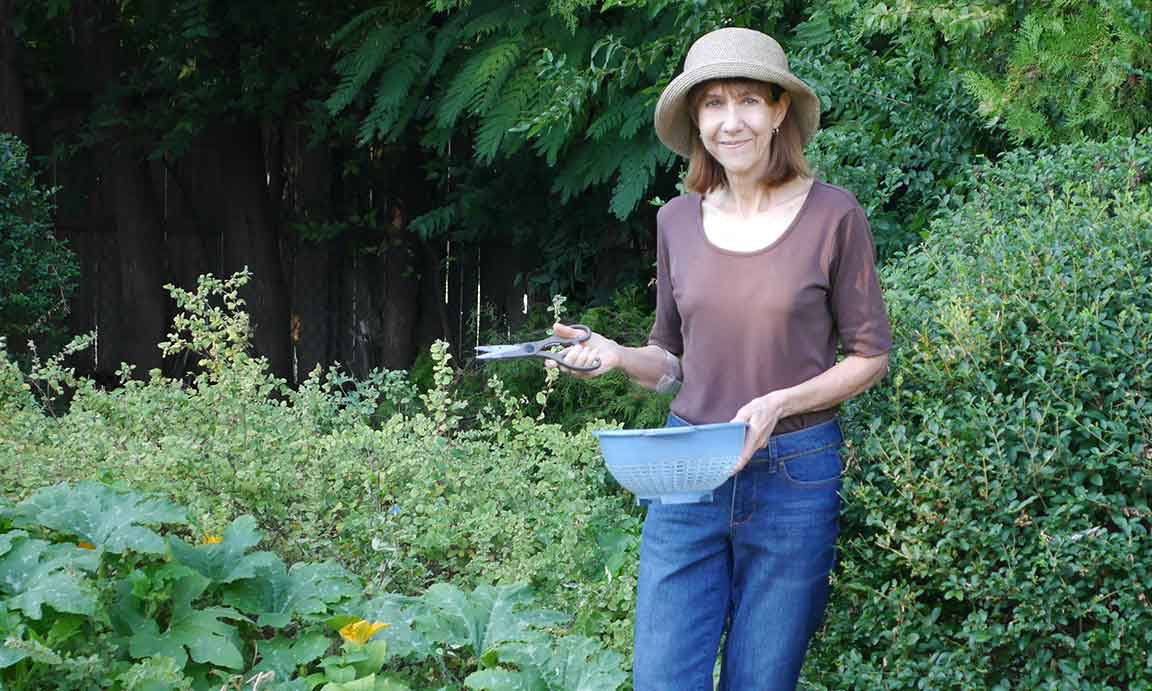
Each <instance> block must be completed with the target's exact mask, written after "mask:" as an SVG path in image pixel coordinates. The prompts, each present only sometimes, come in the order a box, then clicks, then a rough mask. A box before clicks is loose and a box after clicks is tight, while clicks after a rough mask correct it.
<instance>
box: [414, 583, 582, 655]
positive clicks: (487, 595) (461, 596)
mask: <svg viewBox="0 0 1152 691" xmlns="http://www.w3.org/2000/svg"><path fill="white" fill-rule="evenodd" d="M422 599H423V601H424V603H425V604H426V605H427V606H428V607H429V608H430V612H429V613H428V614H427V615H425V616H422V617H420V618H419V619H418V620H417V626H418V628H419V629H420V630H421V631H422V632H423V633H424V634H425V635H426V636H427V637H428V638H429V639H430V640H432V641H437V642H442V643H446V644H449V645H461V644H463V645H467V646H469V647H471V648H472V652H473V654H474V655H476V657H483V656H484V655H485V654H486V653H488V651H490V650H492V649H494V648H496V646H499V645H501V644H503V643H508V642H513V641H538V640H541V639H542V638H543V637H544V634H542V633H541V632H540V631H538V630H537V628H538V627H546V626H555V625H558V624H562V623H564V622H565V621H567V618H566V617H564V616H563V615H561V614H559V613H557V612H552V611H549V610H542V609H528V606H529V605H531V604H532V602H533V599H534V598H533V596H532V592H531V590H530V589H529V588H528V586H526V585H522V584H521V585H499V586H490V585H480V586H477V588H476V589H475V590H473V591H472V592H471V593H465V592H464V591H462V590H460V589H459V588H456V587H455V586H452V585H448V584H447V583H436V584H434V585H432V586H431V587H430V588H428V591H427V592H426V593H425V594H424V597H423V598H422Z"/></svg>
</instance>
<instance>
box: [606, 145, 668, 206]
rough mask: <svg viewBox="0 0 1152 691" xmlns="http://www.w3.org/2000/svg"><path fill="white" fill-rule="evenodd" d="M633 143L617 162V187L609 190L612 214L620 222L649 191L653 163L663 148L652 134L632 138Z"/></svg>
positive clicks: (658, 157) (655, 162) (654, 174)
mask: <svg viewBox="0 0 1152 691" xmlns="http://www.w3.org/2000/svg"><path fill="white" fill-rule="evenodd" d="M632 141H633V146H631V147H629V149H628V152H627V153H626V154H625V155H624V157H623V158H622V159H621V161H620V174H619V176H618V177H617V178H616V187H615V188H613V190H612V202H611V204H610V205H609V207H610V209H611V211H612V213H613V214H614V215H615V216H616V218H618V219H620V220H621V221H623V220H626V219H627V218H628V217H629V216H631V215H632V211H633V210H635V209H636V205H637V204H639V203H640V200H641V199H642V198H643V197H644V193H645V192H647V191H648V186H649V185H650V184H651V183H652V178H653V177H655V176H656V164H657V163H658V162H659V161H660V159H661V158H662V156H661V149H662V148H663V147H662V146H661V145H660V144H659V142H657V141H656V137H655V136H650V137H644V138H642V139H637V140H632Z"/></svg>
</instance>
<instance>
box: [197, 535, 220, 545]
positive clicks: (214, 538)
mask: <svg viewBox="0 0 1152 691" xmlns="http://www.w3.org/2000/svg"><path fill="white" fill-rule="evenodd" d="M221 542H224V538H222V537H220V536H219V535H205V536H204V539H203V540H201V541H200V544H202V545H218V544H220V543H221Z"/></svg>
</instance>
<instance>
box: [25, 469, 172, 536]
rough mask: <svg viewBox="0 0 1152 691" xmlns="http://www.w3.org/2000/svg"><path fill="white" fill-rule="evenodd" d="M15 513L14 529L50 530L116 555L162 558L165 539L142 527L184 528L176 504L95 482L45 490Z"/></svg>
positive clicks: (61, 484) (27, 500) (32, 497)
mask: <svg viewBox="0 0 1152 691" xmlns="http://www.w3.org/2000/svg"><path fill="white" fill-rule="evenodd" d="M15 513H16V517H15V524H16V525H18V526H28V525H40V526H44V527H45V528H51V529H52V530H57V531H60V532H62V533H65V534H68V535H74V536H76V537H77V538H79V539H81V540H84V541H85V542H89V543H91V544H92V545H94V546H95V547H96V549H98V550H107V551H109V552H112V553H115V554H122V553H124V552H125V551H127V550H132V551H134V552H142V553H147V554H163V553H164V552H165V545H164V540H163V539H162V538H161V537H160V536H159V535H157V534H156V533H155V532H153V531H152V530H150V529H149V528H146V527H145V526H146V525H159V524H162V523H180V524H184V523H187V519H186V518H185V514H184V509H182V508H180V507H179V506H177V505H176V504H173V503H171V502H169V501H166V500H164V499H153V498H148V497H145V496H144V495H141V494H136V493H135V492H118V491H116V490H114V489H112V488H110V487H106V486H105V485H101V484H97V483H95V482H83V483H80V484H78V485H75V486H73V485H69V484H67V483H60V484H58V485H53V486H52V487H46V488H44V489H42V490H40V491H39V492H37V493H36V494H34V495H32V496H31V497H28V498H27V499H25V500H24V501H22V502H20V503H19V504H17V505H16V512H15Z"/></svg>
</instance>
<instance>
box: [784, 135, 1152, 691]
mask: <svg viewBox="0 0 1152 691" xmlns="http://www.w3.org/2000/svg"><path fill="white" fill-rule="evenodd" d="M1150 152H1152V138H1150V137H1149V135H1144V136H1142V137H1140V138H1137V139H1135V140H1132V139H1126V138H1119V139H1115V140H1112V141H1110V142H1108V143H1106V144H1093V145H1079V146H1068V147H1064V148H1060V149H1053V150H1049V151H1045V152H1042V153H1039V154H1033V155H1026V154H1023V153H1020V154H1012V155H1008V156H1005V157H1004V158H1003V159H1002V160H1001V161H1000V162H999V163H998V164H997V165H996V166H985V167H981V168H979V169H978V170H977V174H976V176H975V177H974V179H973V181H972V183H971V187H970V192H969V194H968V196H967V199H966V201H965V202H964V203H963V204H954V205H953V209H952V211H951V212H950V213H949V214H947V215H943V216H941V217H940V218H938V219H937V220H935V221H934V222H933V224H932V228H931V232H930V235H929V237H928V239H927V241H926V242H925V244H924V245H923V246H922V247H920V248H917V249H915V250H913V251H910V252H909V253H907V254H906V255H905V256H902V257H899V258H898V259H896V260H894V261H893V262H892V263H891V264H889V266H888V267H887V268H886V269H885V270H884V271H883V273H882V282H883V284H884V286H885V289H886V297H887V300H888V304H889V309H890V312H891V316H892V320H893V323H894V327H895V342H896V344H897V348H896V350H895V351H894V353H893V356H892V373H893V374H892V375H890V376H891V383H890V384H889V385H887V386H884V387H881V388H879V389H878V390H877V391H876V392H875V393H874V394H870V395H868V396H866V397H864V399H863V400H861V401H859V402H857V403H856V404H854V405H853V406H852V411H853V420H854V422H855V424H856V428H857V434H856V435H855V440H854V442H853V446H852V451H851V453H850V461H851V463H850V466H851V471H852V472H851V473H850V483H849V484H848V485H847V487H846V498H847V502H846V507H847V508H846V514H845V523H846V525H845V531H844V533H843V537H844V538H845V539H844V540H843V541H842V547H843V556H842V560H841V562H842V565H841V569H840V571H839V573H838V575H837V579H836V593H835V595H834V597H833V609H832V611H831V612H830V615H829V620H828V623H827V625H826V628H825V630H824V632H823V634H822V636H821V637H820V640H819V644H818V648H817V650H816V651H814V654H813V657H812V659H813V662H812V664H811V667H810V668H809V669H808V671H807V672H806V676H807V678H808V679H809V680H811V681H812V685H813V686H814V687H816V688H846V687H869V688H923V687H925V686H928V687H932V688H1004V689H1007V688H1136V687H1140V686H1141V685H1143V684H1146V683H1147V680H1148V679H1149V674H1150V672H1152V669H1150V668H1149V667H1148V662H1147V657H1146V656H1143V655H1131V654H1129V651H1132V650H1146V649H1148V647H1149V646H1150V645H1152V639H1150V638H1149V635H1150V632H1152V609H1150V608H1149V607H1148V602H1147V596H1146V591H1147V587H1148V583H1149V582H1150V581H1149V579H1150V578H1152V573H1150V572H1149V564H1148V560H1147V559H1142V558H1140V557H1139V556H1138V555H1142V554H1148V553H1150V550H1152V537H1150V529H1152V523H1150V520H1152V510H1150V509H1149V493H1150V492H1152V452H1150V451H1149V439H1152V401H1150V400H1149V397H1148V393H1149V391H1152V359H1150V358H1152V324H1150V322H1149V320H1148V319H1147V315H1148V314H1149V313H1150V312H1152V279H1150V277H1149V273H1148V270H1147V269H1148V267H1149V266H1150V265H1152V185H1149V180H1150V177H1149V172H1150V171H1152V153H1150Z"/></svg>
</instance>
